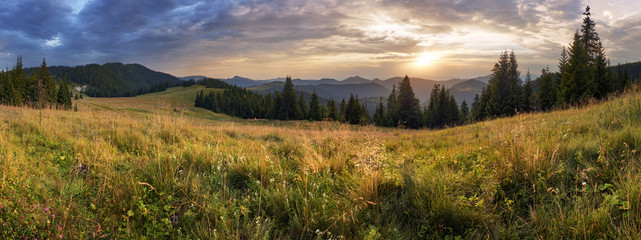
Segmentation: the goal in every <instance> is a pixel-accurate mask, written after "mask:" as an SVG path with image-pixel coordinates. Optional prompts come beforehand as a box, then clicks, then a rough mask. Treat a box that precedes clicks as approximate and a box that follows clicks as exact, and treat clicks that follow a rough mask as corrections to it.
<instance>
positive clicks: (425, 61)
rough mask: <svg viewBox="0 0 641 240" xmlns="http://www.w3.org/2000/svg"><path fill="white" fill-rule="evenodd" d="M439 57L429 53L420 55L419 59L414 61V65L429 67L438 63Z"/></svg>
mask: <svg viewBox="0 0 641 240" xmlns="http://www.w3.org/2000/svg"><path fill="white" fill-rule="evenodd" d="M439 57H440V56H439V55H438V54H434V53H429V52H424V53H420V54H419V55H418V57H416V59H414V64H416V65H418V66H427V65H430V64H432V63H434V62H435V61H437V60H438V59H439Z"/></svg>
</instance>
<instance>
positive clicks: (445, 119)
mask: <svg viewBox="0 0 641 240" xmlns="http://www.w3.org/2000/svg"><path fill="white" fill-rule="evenodd" d="M466 109H467V104H466ZM466 111H467V110H466ZM424 114H425V116H424V119H425V125H426V126H427V127H429V128H442V127H445V126H455V125H457V124H459V123H460V122H461V119H460V114H459V106H458V104H456V100H455V99H454V96H453V95H452V94H451V93H450V91H449V90H446V89H445V86H440V85H438V84H435V85H434V88H433V89H432V92H431V93H430V102H429V104H428V106H427V109H426V110H425V111H424Z"/></svg>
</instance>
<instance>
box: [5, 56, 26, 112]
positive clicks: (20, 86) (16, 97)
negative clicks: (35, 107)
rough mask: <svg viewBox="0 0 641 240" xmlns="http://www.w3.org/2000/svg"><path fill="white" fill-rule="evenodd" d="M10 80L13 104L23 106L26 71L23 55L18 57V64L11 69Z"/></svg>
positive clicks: (10, 93)
mask: <svg viewBox="0 0 641 240" xmlns="http://www.w3.org/2000/svg"><path fill="white" fill-rule="evenodd" d="M10 81H11V84H10V88H11V90H10V92H9V95H10V99H11V104H12V105H14V106H22V104H23V102H24V95H25V73H24V69H22V57H21V56H18V59H17V60H16V66H14V68H13V70H12V71H11V78H10Z"/></svg>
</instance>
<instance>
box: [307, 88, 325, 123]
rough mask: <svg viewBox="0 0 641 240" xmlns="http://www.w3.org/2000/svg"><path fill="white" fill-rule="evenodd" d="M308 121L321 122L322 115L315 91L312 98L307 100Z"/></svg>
mask: <svg viewBox="0 0 641 240" xmlns="http://www.w3.org/2000/svg"><path fill="white" fill-rule="evenodd" d="M308 115H309V118H308V119H309V120H311V121H321V120H323V115H322V114H321V106H320V103H319V102H318V95H317V94H316V91H314V92H313V93H312V96H311V98H310V100H309V114H308Z"/></svg>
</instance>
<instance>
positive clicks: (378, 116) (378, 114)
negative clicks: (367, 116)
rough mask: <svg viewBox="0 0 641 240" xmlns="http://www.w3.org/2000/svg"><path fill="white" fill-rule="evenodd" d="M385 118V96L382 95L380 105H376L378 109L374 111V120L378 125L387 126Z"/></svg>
mask: <svg viewBox="0 0 641 240" xmlns="http://www.w3.org/2000/svg"><path fill="white" fill-rule="evenodd" d="M385 119H386V117H385V106H383V98H382V97H381V98H380V101H379V102H378V105H377V106H376V110H375V111H374V116H373V117H372V121H374V124H375V125H376V126H387V123H386V121H385Z"/></svg>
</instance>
